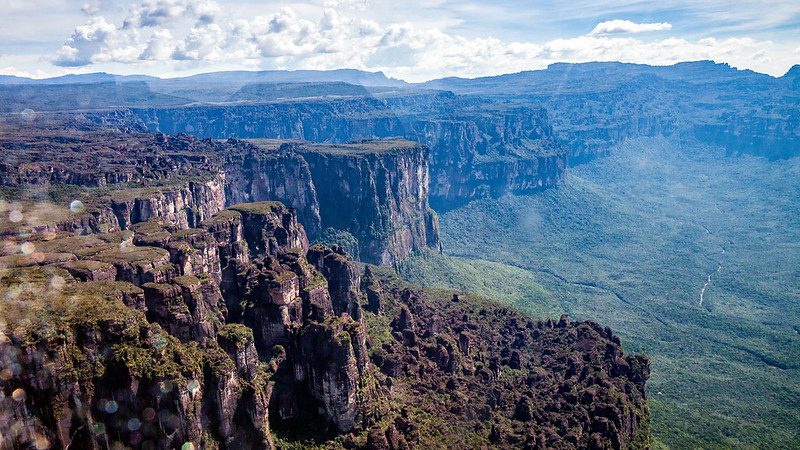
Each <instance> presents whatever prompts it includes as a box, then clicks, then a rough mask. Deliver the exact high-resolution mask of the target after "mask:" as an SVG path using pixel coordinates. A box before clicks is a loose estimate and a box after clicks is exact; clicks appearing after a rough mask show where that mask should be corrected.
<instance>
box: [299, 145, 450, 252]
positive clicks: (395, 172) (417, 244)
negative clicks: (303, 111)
mask: <svg viewBox="0 0 800 450" xmlns="http://www.w3.org/2000/svg"><path fill="white" fill-rule="evenodd" d="M296 151H298V152H299V153H300V154H301V155H302V156H303V158H304V159H305V160H306V161H307V162H308V166H309V169H310V171H311V177H312V179H313V180H314V185H315V186H316V190H317V195H318V196H319V199H320V202H319V203H320V217H321V220H322V224H323V226H325V227H332V228H337V229H341V230H346V231H348V232H350V233H351V234H352V235H353V236H355V238H356V239H358V245H359V255H360V256H361V258H362V259H363V260H365V261H368V262H373V263H376V264H393V263H396V262H398V261H400V260H402V259H403V258H405V257H406V256H408V255H409V254H410V253H411V252H413V251H415V250H420V249H422V248H425V247H428V246H434V247H438V245H439V237H438V229H437V227H436V222H435V219H434V217H433V216H434V213H433V212H432V211H431V210H430V208H429V206H428V191H427V187H428V169H427V161H428V154H427V152H428V150H427V149H426V148H425V147H424V146H421V145H416V144H413V143H410V142H408V141H373V142H363V143H361V144H353V145H348V146H322V145H316V146H315V145H307V146H303V147H297V148H296Z"/></svg>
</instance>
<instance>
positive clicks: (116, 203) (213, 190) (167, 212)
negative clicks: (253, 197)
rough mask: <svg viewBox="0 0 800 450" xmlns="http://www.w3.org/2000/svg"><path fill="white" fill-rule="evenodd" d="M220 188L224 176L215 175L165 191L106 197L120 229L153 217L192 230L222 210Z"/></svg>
mask: <svg viewBox="0 0 800 450" xmlns="http://www.w3.org/2000/svg"><path fill="white" fill-rule="evenodd" d="M224 185H225V176H224V174H217V175H215V176H214V177H213V178H211V179H210V180H208V181H200V182H198V181H191V180H190V181H187V182H186V183H184V184H180V185H178V186H174V187H168V188H160V189H159V188H144V189H125V190H118V191H114V192H112V193H111V194H110V203H111V205H110V207H111V209H112V210H113V212H114V216H115V217H116V221H117V226H118V227H119V228H122V229H125V228H128V227H129V226H130V225H132V224H135V223H139V222H145V221H148V220H150V219H152V218H155V217H158V218H163V219H164V220H166V221H167V222H169V223H172V224H174V225H178V226H179V227H181V228H192V227H195V226H197V225H198V224H199V223H200V222H202V221H203V220H206V219H208V218H209V217H211V216H213V215H214V214H216V213H218V212H219V211H220V210H222V209H223V208H224V207H225V193H224Z"/></svg>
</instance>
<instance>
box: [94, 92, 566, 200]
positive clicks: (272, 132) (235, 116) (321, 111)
mask: <svg viewBox="0 0 800 450" xmlns="http://www.w3.org/2000/svg"><path fill="white" fill-rule="evenodd" d="M87 117H88V118H89V119H90V120H92V121H94V122H97V123H103V124H106V125H113V126H118V127H134V128H139V129H147V130H149V131H154V132H165V133H171V134H177V133H189V134H193V135H195V136H198V137H207V138H239V139H260V138H271V139H302V140H308V141H312V142H325V143H347V142H351V141H354V140H360V139H374V138H393V137H404V138H406V139H410V140H413V141H416V142H419V143H421V144H424V145H426V146H428V147H429V148H430V153H429V160H430V164H429V165H430V177H431V180H432V181H431V184H430V197H431V203H432V204H433V205H435V206H436V207H437V208H442V209H447V208H450V207H452V206H456V205H459V204H462V203H466V202H468V201H470V200H473V199H476V198H482V197H487V196H492V197H498V196H500V195H502V194H504V193H507V192H514V193H521V194H524V193H531V192H535V191H537V190H540V189H544V188H547V187H551V186H553V185H555V184H556V183H557V182H558V180H559V179H560V178H561V177H562V176H563V172H564V169H565V167H566V164H567V152H566V150H565V149H564V148H563V147H562V146H561V145H560V144H559V142H558V140H557V138H556V137H555V135H554V134H553V130H552V127H551V126H550V124H549V122H548V118H547V114H546V112H545V111H544V110H543V109H542V108H540V107H537V106H533V105H516V106H513V107H507V106H505V105H502V104H499V103H498V104H493V103H486V102H479V101H476V100H475V99H470V98H461V97H456V96H453V95H452V94H449V93H447V92H440V93H435V94H417V95H412V94H409V95H407V96H397V97H393V96H389V97H380V98H355V99H346V100H330V101H326V102H321V101H318V100H308V101H283V102H276V101H273V102H265V103H259V104H243V105H238V104H236V105H219V106H208V105H204V106H186V107H179V108H132V109H129V110H126V111H113V112H97V113H91V114H88V116H87Z"/></svg>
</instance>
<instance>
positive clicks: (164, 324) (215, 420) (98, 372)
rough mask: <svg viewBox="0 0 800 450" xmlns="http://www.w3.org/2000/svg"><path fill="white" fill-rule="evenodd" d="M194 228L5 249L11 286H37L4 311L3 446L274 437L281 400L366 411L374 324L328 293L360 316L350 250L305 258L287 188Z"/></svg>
mask: <svg viewBox="0 0 800 450" xmlns="http://www.w3.org/2000/svg"><path fill="white" fill-rule="evenodd" d="M198 227H199V228H195V229H180V224H173V223H172V222H171V221H170V220H169V218H168V217H166V216H165V217H161V218H158V219H152V220H150V221H148V222H142V223H139V224H136V225H135V226H133V227H132V228H133V231H132V232H114V233H107V234H94V235H83V236H81V235H70V234H65V235H58V236H55V237H54V238H53V237H50V238H47V239H43V240H41V241H39V240H37V241H36V245H39V247H40V252H41V254H42V255H47V256H43V258H42V259H41V262H43V263H45V262H47V263H48V264H49V265H45V264H42V265H37V264H36V263H34V264H33V265H30V264H29V262H28V261H27V260H24V259H22V260H21V259H20V258H16V257H15V256H14V255H9V256H4V257H2V259H0V264H2V265H3V267H6V268H8V269H7V270H6V271H5V272H4V274H3V276H2V277H0V279H1V280H2V285H3V286H8V285H9V283H10V284H13V285H23V284H24V286H26V288H24V289H22V290H20V291H19V293H18V295H19V296H20V297H19V300H23V301H22V302H14V305H15V306H14V307H13V308H11V309H5V310H4V312H3V314H2V316H0V322H1V323H2V325H3V328H2V335H0V336H2V339H1V340H0V357H2V360H3V366H4V367H14V368H15V369H13V370H11V371H8V373H7V374H8V376H4V377H3V378H2V380H0V389H2V391H3V393H4V396H3V397H2V399H0V402H2V403H3V408H2V411H3V412H2V414H0V433H1V434H0V435H1V436H2V437H0V442H2V446H3V447H19V448H23V447H27V446H31V445H33V446H36V445H38V446H39V447H42V446H57V447H73V448H75V447H79V448H105V447H107V446H109V445H112V444H113V443H114V442H117V441H118V442H120V443H124V444H125V445H132V446H134V447H139V446H143V447H146V446H148V445H155V446H156V447H163V448H168V447H180V446H181V445H183V444H185V443H191V444H193V445H194V446H195V447H196V448H214V447H218V446H221V447H222V448H242V447H247V448H272V447H273V443H272V434H271V432H270V421H271V419H270V415H271V414H273V413H274V414H275V415H276V417H275V418H274V421H275V422H276V423H280V422H281V421H285V420H321V421H322V422H324V423H328V424H329V425H330V426H331V427H333V428H334V429H335V430H337V431H339V432H348V431H350V430H351V429H353V428H354V427H356V426H358V425H359V424H361V421H362V420H364V417H365V416H364V414H363V413H362V412H361V409H360V408H361V405H362V404H364V402H366V401H367V400H368V399H367V398H366V397H365V395H367V394H365V393H364V392H363V391H361V390H360V387H361V386H362V385H363V383H364V382H363V380H362V378H363V377H366V376H368V373H369V371H370V368H369V364H368V362H367V358H366V348H365V333H364V330H363V326H362V325H361V323H360V322H359V321H358V320H354V319H353V318H351V316H350V315H349V314H348V313H347V312H345V311H342V310H340V309H339V308H337V310H336V311H335V310H334V308H333V305H332V302H331V295H334V296H335V297H336V299H337V305H345V306H347V304H348V302H350V303H351V305H350V306H349V310H350V311H351V312H352V314H353V315H354V316H356V317H360V306H359V305H358V303H357V301H356V299H357V298H359V297H360V292H359V285H360V281H359V273H358V271H356V270H355V267H354V266H352V265H351V264H352V261H351V260H348V259H347V257H345V256H344V255H341V254H335V253H332V252H331V251H330V250H328V249H326V248H323V247H315V251H314V261H315V263H313V264H312V263H310V262H309V260H307V259H306V253H307V251H308V240H307V238H306V235H305V232H304V230H303V227H302V226H301V225H300V224H299V223H298V220H297V216H296V214H295V212H294V211H293V210H291V209H288V208H286V207H284V206H283V205H282V204H280V203H276V202H262V203H249V204H240V205H236V206H234V207H233V208H232V209H228V210H224V211H222V212H220V213H219V214H217V215H215V216H214V217H212V218H210V219H209V220H207V221H205V222H203V223H201V224H198ZM332 255H335V256H332ZM323 261H324V262H323ZM54 263H55V264H54ZM317 267H319V268H320V269H318V268H317ZM231 269H234V270H231ZM73 273H74V274H76V275H77V276H76V277H73V275H72V274H73ZM94 279H98V280H99V279H102V281H92V280H94ZM52 280H56V281H52ZM226 281H227V283H226ZM34 318H36V320H29V319H34ZM4 373H5V372H4ZM274 390H277V391H278V392H280V393H281V394H279V395H275V396H274V395H273V392H274ZM44 443H46V444H47V445H45V444H44Z"/></svg>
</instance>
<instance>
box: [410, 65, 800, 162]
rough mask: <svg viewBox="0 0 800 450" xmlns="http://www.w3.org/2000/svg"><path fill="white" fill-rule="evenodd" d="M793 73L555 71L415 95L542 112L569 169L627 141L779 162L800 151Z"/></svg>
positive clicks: (699, 68)
mask: <svg viewBox="0 0 800 450" xmlns="http://www.w3.org/2000/svg"><path fill="white" fill-rule="evenodd" d="M793 70H794V71H793ZM793 70H790V71H789V72H787V73H786V75H784V76H783V77H777V78H776V77H771V76H769V75H764V74H760V73H756V72H752V71H750V70H738V69H736V68H734V67H731V66H729V65H727V64H717V63H714V62H713V61H695V62H684V63H679V64H675V65H672V66H648V65H642V64H623V63H616V62H604V63H583V64H566V63H562V64H552V65H550V66H549V67H548V68H547V69H546V70H537V71H528V72H520V73H516V74H508V75H500V76H495V77H485V78H476V79H458V78H446V79H442V80H435V81H430V82H428V83H424V84H423V86H424V87H427V88H435V89H448V90H451V91H453V92H456V93H458V94H461V95H466V96H472V95H477V96H481V97H483V98H485V97H489V98H493V99H494V100H495V101H512V102H517V103H519V104H521V105H528V104H534V105H537V106H542V107H544V108H546V109H547V111H548V114H549V117H550V118H551V120H552V122H553V127H554V128H555V130H556V133H557V134H558V135H559V137H560V138H561V139H563V140H564V143H565V145H566V146H567V147H568V148H569V150H570V153H571V156H572V158H571V160H572V161H575V162H582V161H585V160H587V159H591V158H593V157H595V156H598V155H604V154H607V152H608V151H609V149H610V148H611V147H613V146H614V145H616V144H619V143H620V142H621V141H623V140H625V139H628V138H636V137H654V136H666V137H669V136H675V137H683V138H690V139H697V140H699V141H700V142H702V143H707V144H712V145H720V146H723V147H725V148H726V149H727V151H728V152H729V153H731V154H742V153H747V154H753V155H758V156H764V157H767V158H770V159H780V158H789V157H792V156H796V155H797V154H798V151H799V150H798V149H800V141H799V140H798V136H800V108H799V107H798V106H800V96H798V93H797V92H798V90H797V86H796V85H797V81H796V76H797V75H796V69H793Z"/></svg>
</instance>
